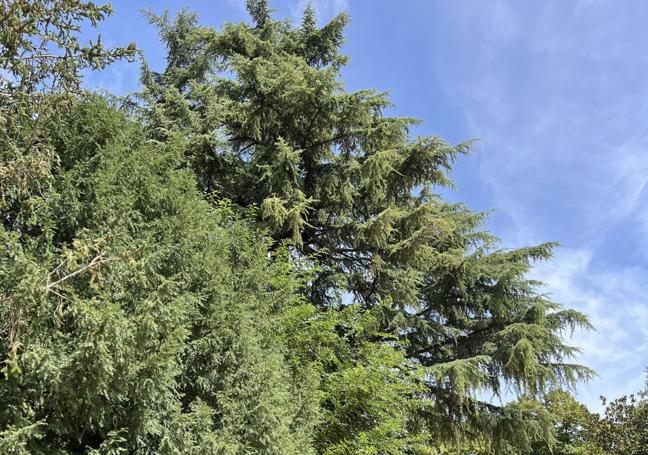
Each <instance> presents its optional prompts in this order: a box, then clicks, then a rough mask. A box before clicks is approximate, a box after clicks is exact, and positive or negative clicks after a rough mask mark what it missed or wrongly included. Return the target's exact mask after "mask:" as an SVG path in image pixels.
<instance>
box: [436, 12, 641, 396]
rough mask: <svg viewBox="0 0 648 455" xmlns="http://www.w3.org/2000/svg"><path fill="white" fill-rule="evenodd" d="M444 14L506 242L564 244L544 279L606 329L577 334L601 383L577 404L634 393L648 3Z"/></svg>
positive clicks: (461, 100) (454, 76) (457, 91)
mask: <svg viewBox="0 0 648 455" xmlns="http://www.w3.org/2000/svg"><path fill="white" fill-rule="evenodd" d="M635 6H636V5H635ZM443 14H445V15H446V16H444V19H443V20H444V21H445V22H447V23H451V24H461V28H457V29H456V30H455V29H453V33H455V34H454V35H452V36H443V38H444V41H443V45H444V46H450V45H454V46H456V48H454V49H452V51H451V52H450V51H448V52H445V53H443V54H442V55H444V57H445V58H446V59H445V60H444V61H435V62H434V63H435V67H438V70H437V77H438V78H439V80H440V81H441V83H442V84H444V85H445V86H446V87H447V98H448V99H450V100H453V101H454V102H455V103H456V105H457V106H458V108H459V109H461V110H462V111H463V113H464V117H465V127H466V130H467V132H468V136H473V137H480V138H483V143H482V145H481V147H480V148H481V149H482V150H481V152H480V153H478V154H477V155H475V156H473V157H472V158H471V159H473V160H477V161H478V162H479V165H478V166H477V167H478V171H477V175H473V176H471V177H473V178H478V179H479V180H480V182H482V183H483V185H484V186H485V187H487V188H488V190H489V195H490V196H492V197H491V201H490V202H491V204H492V205H493V206H494V207H497V208H498V211H497V212H496V213H495V214H494V218H495V219H496V221H498V223H496V225H497V226H498V228H497V229H498V230H497V233H498V234H499V235H500V236H501V237H502V238H503V239H504V243H505V245H506V246H520V245H525V244H534V243H538V242H542V241H547V240H558V241H560V242H561V243H563V244H564V245H566V248H564V249H561V250H559V251H558V256H557V257H556V259H555V260H554V261H552V262H549V263H547V264H543V265H541V266H540V267H539V268H538V269H537V271H535V272H534V275H535V276H537V277H539V278H540V279H541V280H543V281H545V282H546V283H547V291H549V292H551V293H552V294H553V296H554V299H555V300H556V301H558V302H560V303H562V304H564V305H565V306H566V307H572V308H576V309H578V310H581V311H583V312H584V313H586V314H588V315H589V316H590V317H591V320H592V323H593V324H594V326H595V327H596V329H597V332H594V333H578V334H576V335H575V336H574V338H573V342H574V343H575V344H577V345H578V346H580V347H581V348H582V349H583V355H582V356H581V357H580V359H581V361H582V362H583V363H585V364H587V365H588V366H590V367H592V368H594V369H596V370H597V371H598V373H599V374H600V377H599V378H597V379H595V380H593V381H592V382H591V383H590V384H589V385H584V386H583V387H581V388H580V391H579V393H580V396H581V398H582V399H583V400H584V401H585V402H586V403H587V404H588V405H589V406H591V407H594V408H597V407H598V404H597V403H598V396H599V395H601V394H605V395H608V396H610V397H614V396H617V395H622V394H626V393H631V392H635V391H636V390H637V389H638V388H640V387H641V386H642V384H643V382H644V376H645V375H644V369H645V368H646V366H648V191H646V184H647V183H648V135H646V133H645V122H646V118H648V88H647V86H646V82H645V76H644V75H645V74H646V72H648V58H647V57H646V56H645V52H644V50H643V49H642V48H641V44H640V43H642V42H644V41H645V28H643V27H642V26H641V24H643V23H644V22H645V20H648V8H634V7H632V6H627V5H625V6H623V5H620V4H618V3H617V2H600V1H599V2H591V1H580V2H579V3H578V4H577V5H576V7H575V8H574V7H573V5H572V6H570V5H566V4H564V3H561V2H536V3H533V2H525V3H515V2H508V1H507V2H503V1H494V2H489V3H488V4H484V3H480V2H461V3H459V4H456V6H455V4H453V6H451V7H447V8H443ZM642 30H643V31H642ZM448 56H449V57H448ZM432 58H434V56H432ZM448 68H450V69H454V68H459V69H460V70H459V71H449V70H448ZM446 74H447V75H446ZM458 183H459V187H460V188H461V182H458ZM473 187H474V186H473ZM460 198H462V199H467V200H470V199H471V195H470V194H467V195H461V194H460ZM624 235H625V236H626V237H625V238H623V237H624ZM629 235H630V236H631V237H629V238H628V237H627V236H629ZM620 240H623V242H624V243H625V244H626V245H625V248H626V249H627V250H628V251H629V252H628V257H620V256H622V255H623V254H624V252H620V251H619V250H618V249H617V248H615V246H616V245H615V242H617V241H620ZM642 249H643V252H641V250H642ZM624 251H625V250H624ZM630 255H634V256H633V257H632V258H630V257H629V256H630ZM635 256H636V257H635Z"/></svg>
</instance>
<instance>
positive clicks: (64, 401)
mask: <svg viewBox="0 0 648 455" xmlns="http://www.w3.org/2000/svg"><path fill="white" fill-rule="evenodd" d="M1 4H2V8H3V9H2V12H1V14H3V16H2V18H3V25H5V24H8V26H6V31H5V30H3V34H2V36H1V37H0V44H1V45H2V48H0V51H1V53H2V54H1V58H2V60H1V65H2V66H1V67H0V69H3V70H4V72H3V74H2V75H1V77H2V78H3V79H2V80H1V83H2V85H0V90H2V93H0V121H2V122H3V124H4V125H5V128H4V130H3V133H2V135H0V142H1V145H2V151H1V152H0V154H1V155H0V158H1V160H0V183H1V187H0V196H1V199H0V215H1V216H2V225H1V226H0V244H1V245H2V249H0V321H2V327H0V353H1V355H2V359H1V360H2V368H1V369H0V453H14V454H57V453H59V454H68V453H69V454H72V453H88V454H95V455H96V454H118V453H133V454H153V453H160V454H203V453H214V454H259V455H261V454H309V453H310V454H328V455H340V454H372V455H373V454H391V455H396V454H403V455H405V454H408V455H409V454H441V453H447V454H449V453H462V452H463V453H465V452H466V451H469V452H470V453H478V452H479V453H498V454H505V453H520V451H522V450H526V449H528V448H529V447H531V446H532V445H534V444H535V445H536V446H537V445H538V444H539V443H542V444H544V445H543V446H542V447H544V446H551V445H552V444H553V442H554V439H555V436H557V438H558V442H559V444H560V443H562V442H563V441H562V439H561V438H562V437H563V436H564V434H566V433H565V432H563V431H562V429H561V428H558V429H557V431H556V428H555V427H554V425H555V422H556V418H555V417H556V416H562V415H563V414H561V412H562V411H561V410H559V409H554V408H555V407H553V406H543V405H542V404H541V403H540V402H539V401H538V400H537V398H538V397H539V396H542V394H543V393H544V392H546V391H548V390H552V389H554V388H556V387H558V386H563V385H567V386H571V385H573V384H574V383H575V382H576V381H577V380H578V379H581V378H583V377H587V375H588V374H589V370H587V369H586V368H583V367H581V366H578V365H571V364H569V363H566V359H567V358H568V357H569V356H570V355H571V354H573V353H574V352H575V349H574V348H571V347H570V346H568V345H566V344H565V343H564V341H563V339H562V336H563V335H564V334H565V333H567V332H569V331H570V330H573V329H574V328H575V327H577V326H585V327H587V326H588V323H587V320H586V318H585V317H584V316H583V315H581V314H579V313H577V312H575V311H571V310H564V309H562V308H561V307H560V306H559V305H557V304H555V303H553V302H551V301H550V300H548V299H547V298H546V296H544V295H543V294H541V293H539V291H538V286H539V284H540V283H537V282H534V281H530V280H528V279H527V278H526V274H527V272H528V271H529V270H530V267H531V266H532V263H533V262H534V261H536V260H542V259H547V258H549V257H550V255H551V249H552V247H553V245H551V244H546V245H540V246H537V247H529V248H522V249H518V250H503V249H502V248H501V247H500V246H499V244H498V241H497V239H495V238H494V237H493V236H492V235H490V234H489V233H487V232H485V231H483V229H482V223H483V221H484V215H483V214H476V213H473V212H471V211H470V210H468V209H467V208H466V207H464V206H462V205H460V204H449V203H446V202H444V201H443V200H442V199H441V198H440V197H438V196H436V195H435V194H434V191H435V189H436V188H438V186H440V185H449V184H451V182H450V181H449V178H448V173H449V171H450V169H451V166H452V163H453V160H454V159H455V157H456V156H457V155H458V154H463V153H465V152H467V151H468V150H469V148H470V143H469V142H468V143H465V144H459V145H457V146H451V145H449V144H447V143H445V142H444V141H443V140H441V139H440V138H437V137H426V138H415V139H413V138H411V137H410V134H409V129H410V128H411V127H412V126H413V125H414V124H417V123H418V121H416V120H413V119H408V118H392V117H388V116H386V115H384V111H385V109H387V108H389V107H390V106H391V104H390V102H389V100H388V99H387V98H386V96H385V95H384V94H383V93H380V92H376V91H374V90H364V91H360V92H356V93H347V92H346V91H345V90H344V85H343V84H342V82H341V81H340V80H339V76H340V71H341V69H342V67H343V66H344V64H345V63H346V61H347V58H346V57H344V56H343V55H341V54H340V52H339V49H340V46H341V45H342V42H343V31H344V27H345V25H346V23H347V21H348V19H347V17H346V16H345V15H339V16H337V17H336V18H334V19H333V20H332V21H331V22H330V23H328V24H326V25H324V26H323V27H319V26H318V25H317V21H316V18H315V14H314V9H313V8H312V7H308V8H307V9H306V11H305V13H304V18H303V20H302V23H301V24H300V25H299V26H298V27H294V26H292V25H291V24H290V23H288V22H287V21H277V20H275V19H273V18H272V14H271V13H272V10H271V8H270V6H269V4H268V2H267V1H265V0H249V1H248V2H247V7H248V11H249V12H250V16H251V18H252V22H253V23H252V24H251V25H248V24H245V23H242V24H226V25H225V26H224V27H223V28H222V29H221V30H218V31H217V30H214V29H210V28H205V27H199V26H198V25H197V20H196V17H195V16H193V15H192V14H191V13H188V12H183V13H181V14H180V15H179V16H178V17H177V18H176V19H175V20H173V21H171V20H170V19H169V17H167V16H166V15H162V16H160V17H158V16H155V15H154V14H152V13H151V14H149V18H150V19H151V21H152V22H154V23H155V24H157V25H158V26H159V28H160V32H161V37H162V40H163V42H164V43H165V45H166V46H167V49H168V67H167V69H166V70H165V71H164V72H163V73H155V72H153V71H151V70H150V69H149V68H148V67H146V65H144V68H143V72H142V82H143V92H142V93H141V94H140V95H141V101H142V103H141V104H140V105H139V106H137V109H136V110H135V114H134V115H133V113H132V112H131V113H126V112H124V111H123V110H122V109H120V108H119V107H118V104H119V103H118V102H117V101H116V100H107V99H106V97H100V96H96V95H88V94H83V93H82V91H81V90H80V88H79V84H80V76H79V71H80V70H82V69H83V68H88V67H89V68H100V67H102V66H103V65H105V64H107V63H109V62H111V61H112V60H114V59H116V58H121V57H129V56H131V55H132V54H133V52H134V46H130V47H128V48H118V49H114V50H106V49H104V48H103V47H102V46H101V45H100V43H99V42H97V43H96V44H91V45H90V46H86V47H83V46H81V45H80V44H79V41H78V39H77V35H76V34H77V31H78V26H79V22H80V21H82V20H88V21H90V22H91V23H92V24H94V23H96V22H97V21H99V20H101V19H102V18H103V16H104V15H105V14H108V13H109V12H110V8H109V7H108V6H97V5H95V4H94V3H91V2H62V3H61V4H59V3H54V2H47V1H38V2H22V1H17V2H6V1H5V2H2V3H1ZM23 20H24V21H25V24H22V22H21V21H23ZM21 24H22V25H21ZM23 26H24V27H23ZM21 27H23V28H22V30H23V32H24V33H22V32H20V30H21ZM50 29H52V30H54V29H55V30H57V31H58V33H57V34H56V33H55V35H56V38H51V39H50V38H48V36H49V35H48V30H50ZM17 30H18V31H17ZM21 33H22V34H21ZM51 49H53V50H54V51H60V54H56V55H54V56H51V55H50V54H48V53H46V52H45V50H51ZM25 50H26V51H27V54H24V53H22V52H23V51H25ZM21 55H22V58H21ZM25 55H27V58H24V57H25ZM7 75H8V77H6V76H7ZM50 82H55V84H54V85H48V84H49V83H50ZM5 92H6V93H5ZM15 102H19V104H18V105H17V106H19V107H20V108H19V109H14V107H15V106H14V104H12V103H15ZM505 387H510V388H511V389H512V390H513V391H514V392H517V393H518V394H519V396H520V397H521V398H520V399H519V400H517V401H515V402H513V403H510V404H508V405H501V406H497V405H494V404H492V403H491V402H488V401H484V400H482V399H480V397H482V396H484V393H491V394H494V396H496V397H497V396H498V395H500V393H501V391H502V390H504V388H505ZM622 408H623V407H622ZM615 409H616V408H615ZM620 409H621V408H620ZM623 409H625V408H623ZM615 412H616V411H615ZM565 415H567V414H565ZM615 415H616V414H615ZM624 415H625V414H624ZM633 415H635V414H633ZM637 415H639V414H637ZM565 419H567V417H565ZM565 421H567V420H565ZM570 422H571V421H570ZM570 424H571V423H570ZM569 434H570V435H571V433H569ZM601 444H603V443H601ZM542 450H544V449H542ZM623 453H624V455H625V452H623Z"/></svg>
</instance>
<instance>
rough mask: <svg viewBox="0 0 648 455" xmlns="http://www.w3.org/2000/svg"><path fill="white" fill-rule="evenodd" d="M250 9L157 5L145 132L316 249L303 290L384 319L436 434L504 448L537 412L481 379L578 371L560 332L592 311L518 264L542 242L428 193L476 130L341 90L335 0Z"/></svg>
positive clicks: (531, 424)
mask: <svg viewBox="0 0 648 455" xmlns="http://www.w3.org/2000/svg"><path fill="white" fill-rule="evenodd" d="M248 9H249V11H250V14H251V16H252V18H253V21H254V25H253V26H250V25H247V24H226V25H225V26H223V28H222V29H221V30H214V29H211V28H205V27H201V26H198V24H197V20H196V17H195V16H193V15H192V14H191V13H188V12H183V13H181V14H180V15H179V16H178V17H177V18H176V19H175V20H174V21H170V20H169V19H168V18H167V17H165V16H163V17H156V16H154V15H151V19H152V21H153V22H155V23H156V24H157V25H158V26H159V27H160V32H161V36H162V39H163V40H164V42H165V43H166V44H167V48H168V51H169V54H168V62H169V65H168V67H167V68H166V70H165V71H164V72H163V73H155V72H153V71H151V70H150V69H148V68H147V67H145V68H144V71H143V75H142V80H143V83H144V92H143V94H142V97H143V100H144V102H145V109H144V116H145V120H146V124H147V127H148V134H149V135H150V136H151V137H153V138H156V139H157V140H167V138H170V137H174V135H177V134H178V133H180V134H182V136H183V137H184V145H183V147H184V150H185V160H186V163H187V165H188V166H190V167H191V168H192V169H193V170H194V172H195V174H196V176H197V179H198V188H199V189H200V190H201V191H202V192H203V193H204V194H205V195H206V196H208V195H213V194H217V195H219V196H220V197H224V198H227V199H229V200H232V201H233V203H234V204H235V206H236V207H239V208H242V209H245V210H249V209H256V210H257V212H256V213H257V220H258V221H259V222H260V223H261V224H262V225H265V226H267V227H268V228H269V229H270V230H271V233H272V237H273V239H274V240H275V242H276V245H282V244H283V242H285V241H289V242H290V243H291V245H292V249H291V252H292V254H293V255H294V257H295V258H302V259H303V258H305V259H308V261H312V262H313V263H315V264H316V266H317V273H316V275H315V277H314V279H313V280H311V281H310V282H309V286H308V288H307V289H306V292H305V296H306V297H307V298H308V300H309V301H310V302H312V303H313V304H314V305H316V306H317V307H318V308H320V309H330V310H333V309H337V308H340V306H341V305H342V306H343V303H344V302H348V301H349V300H351V301H352V302H353V303H355V304H357V305H360V307H361V308H363V309H365V310H366V311H378V313H377V314H378V316H377V321H378V330H379V331H380V332H383V333H385V334H386V335H387V336H388V337H394V338H393V339H395V340H398V347H399V348H400V349H401V350H402V352H403V353H404V355H405V357H406V358H407V359H408V360H409V361H411V362H413V363H414V364H416V365H420V366H421V367H422V368H423V370H424V372H425V373H424V374H425V379H424V381H423V384H422V387H423V391H422V392H420V393H419V394H418V395H417V396H418V398H419V399H420V400H421V401H422V402H423V409H424V411H421V409H418V410H417V411H416V412H414V413H413V415H414V416H416V417H415V418H414V420H415V421H417V422H419V423H421V422H424V426H425V427H426V428H428V429H429V430H430V431H431V433H432V435H433V436H432V437H433V438H434V439H435V440H436V441H444V440H445V441H453V440H455V439H456V438H457V437H458V436H459V433H460V432H461V433H462V434H470V435H475V436H476V437H481V436H484V437H487V438H488V439H490V435H495V438H492V440H491V441H490V442H488V444H489V445H491V446H492V447H493V450H503V449H501V447H503V446H504V445H506V444H513V445H514V444H515V443H516V442H515V441H518V442H521V444H522V445H525V444H526V442H528V441H532V440H533V439H534V437H536V436H537V434H539V433H543V432H546V431H548V428H549V427H550V426H551V425H550V421H549V420H548V419H545V418H542V417H538V413H537V412H535V411H534V410H529V409H527V408H525V407H521V408H515V409H514V408H501V407H497V406H493V405H491V404H489V403H485V402H481V401H480V400H478V399H477V397H476V391H478V390H482V391H483V390H487V391H490V392H492V393H494V394H496V395H497V394H499V393H500V391H501V390H502V388H503V387H504V386H506V385H510V386H512V387H513V389H514V390H515V391H517V392H520V393H522V394H529V395H531V396H534V395H535V396H537V395H540V394H541V393H542V392H544V391H546V390H550V389H552V388H554V387H557V386H561V385H568V386H569V385H573V384H574V383H575V382H576V381H577V380H579V379H582V378H584V377H587V376H588V374H589V371H588V370H587V369H585V368H582V367H580V366H578V365H571V364H568V363H565V359H567V358H568V357H570V356H571V355H572V354H573V353H574V352H575V349H573V348H571V347H569V346H567V345H566V344H565V343H564V342H563V341H562V338H561V337H562V335H563V334H564V333H565V332H568V331H569V330H572V329H573V328H574V327H577V326H585V327H587V326H588V323H587V320H586V319H585V317H584V316H583V315H581V314H579V313H577V312H575V311H570V310H563V309H562V308H561V307H560V306H559V305H557V304H555V303H553V302H551V301H549V300H548V299H547V298H546V297H545V296H544V295H543V294H541V293H540V292H539V291H538V290H537V289H538V286H539V283H536V282H533V281H529V280H528V279H527V278H525V275H526V273H527V272H528V271H529V269H530V267H531V265H532V263H533V262H534V261H536V260H543V259H547V258H549V257H550V255H551V250H552V248H553V246H554V245H553V244H545V245H539V246H536V247H529V248H522V249H518V250H502V249H501V247H500V246H499V244H498V242H497V239H495V238H493V236H491V235H490V234H488V233H487V232H484V231H483V230H482V228H481V225H482V222H483V219H484V215H483V214H475V213H472V212H471V211H469V210H468V209H467V208H466V207H464V206H462V205H457V204H448V203H446V202H444V201H443V200H441V199H440V198H439V197H438V196H435V194H434V191H435V188H436V187H438V186H440V185H448V184H450V182H449V179H448V177H447V173H448V171H449V170H450V168H451V165H452V162H453V160H454V159H455V157H456V156H457V155H458V154H463V153H465V152H467V151H468V150H469V148H470V142H467V143H464V144H459V145H457V146H451V145H449V144H447V143H445V142H444V141H443V140H441V139H440V138H438V137H434V136H433V137H423V138H421V137H419V138H414V139H412V138H410V135H409V128H410V127H411V126H412V125H414V124H417V123H418V122H417V121H416V120H413V119H409V118H394V117H388V116H386V115H384V113H383V112H384V111H385V109H386V108H388V107H390V106H391V104H390V102H389V100H388V99H387V98H386V96H385V95H384V94H383V93H380V92H376V91H374V90H363V91H359V92H355V93H348V92H346V91H345V90H344V85H343V84H342V82H341V81H340V80H339V75H340V70H341V68H342V66H343V65H344V64H345V63H346V61H347V59H346V57H344V56H343V55H341V54H340V53H339V49H340V46H341V44H342V40H343V30H344V27H345V25H346V23H347V20H348V19H347V17H346V15H344V14H342V15H339V16H337V17H335V18H334V19H333V20H332V21H331V22H330V23H328V24H326V25H325V26H323V27H321V28H319V27H317V25H316V21H315V18H314V14H313V10H312V9H307V11H306V12H305V15H304V19H303V22H302V24H301V26H300V27H293V26H291V25H290V24H289V23H287V22H284V21H277V20H274V19H272V18H270V17H269V16H268V7H267V4H266V2H248ZM178 61H181V64H177V63H176V62H178ZM345 296H346V297H345ZM376 342H377V343H379V344H380V343H381V342H384V339H383V340H382V341H381V338H380V337H378V338H377V339H376ZM340 431H341V432H344V431H347V430H344V429H341V430H340ZM547 434H548V435H549V433H547ZM549 436H550V435H549ZM549 436H547V437H549ZM507 441H508V442H507ZM502 444H503V445H502Z"/></svg>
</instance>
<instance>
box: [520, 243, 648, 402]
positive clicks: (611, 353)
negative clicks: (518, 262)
mask: <svg viewBox="0 0 648 455" xmlns="http://www.w3.org/2000/svg"><path fill="white" fill-rule="evenodd" d="M591 259H592V252H591V251H587V250H569V249H565V250H561V251H559V252H558V254H557V257H556V258H555V259H554V260H553V261H551V262H547V263H543V264H540V265H539V267H537V268H536V270H535V271H534V273H533V275H534V277H535V278H538V279H540V280H541V281H543V282H545V283H546V289H547V290H548V291H550V293H551V295H552V298H553V299H555V300H556V301H559V302H561V303H562V304H563V305H565V306H567V307H571V308H577V309H579V310H580V311H583V312H585V313H586V314H587V315H588V316H589V317H590V320H591V322H592V324H593V325H594V326H595V328H596V331H594V332H589V331H587V332H586V331H578V332H576V333H575V334H574V336H573V337H572V338H571V343H573V344H574V345H575V346H578V347H579V348H581V349H582V354H581V355H580V356H578V358H577V359H576V360H577V361H578V362H580V363H583V364H585V365H588V366H589V367H591V368H593V369H595V370H596V371H597V372H598V373H599V376H598V377H597V378H595V379H594V380H593V381H592V382H591V383H590V384H585V385H582V386H581V387H580V388H579V390H578V392H579V397H580V398H581V399H582V400H583V401H584V402H585V403H586V404H587V405H588V406H589V407H590V408H592V409H598V408H599V407H600V402H599V399H598V398H599V396H600V395H606V396H608V397H616V396H620V395H623V394H626V393H631V392H635V391H637V390H639V389H640V388H641V386H642V385H643V383H644V378H645V376H644V369H645V368H646V364H647V363H648V311H646V302H645V296H646V295H648V281H647V280H645V270H641V269H636V268H625V269H618V270H610V269H598V268H597V267H595V266H594V265H593V264H592V261H591Z"/></svg>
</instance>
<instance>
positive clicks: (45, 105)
mask: <svg viewBox="0 0 648 455" xmlns="http://www.w3.org/2000/svg"><path fill="white" fill-rule="evenodd" d="M110 14H112V8H111V7H110V5H97V4H95V3H94V2H86V1H50V0H1V1H0V218H1V219H2V223H3V224H4V226H5V228H7V229H10V230H16V231H18V230H19V231H21V232H23V233H24V234H28V233H29V232H30V230H31V228H30V226H29V224H30V221H29V220H30V218H32V217H33V216H35V215H34V213H33V211H32V209H33V208H34V207H35V206H36V205H38V199H39V197H40V196H41V195H42V194H43V192H44V191H45V190H46V189H47V188H48V186H49V185H50V183H51V172H52V166H54V165H55V164H56V160H57V156H56V155H55V154H54V152H53V150H52V147H51V146H50V143H49V138H48V137H47V135H46V134H44V132H43V130H42V128H41V127H42V125H43V124H45V123H46V122H47V119H49V118H56V116H57V115H59V114H61V113H62V112H64V111H65V110H66V109H67V108H68V105H69V103H68V102H69V101H70V100H71V99H72V98H73V96H74V95H75V94H78V93H79V92H80V90H81V72H82V70H84V69H101V68H103V67H105V66H106V65H107V64H109V63H111V62H113V61H115V60H116V59H120V58H131V57H133V55H134V53H135V45H134V44H130V45H129V46H127V47H117V48H111V49H109V48H105V47H104V46H103V44H102V42H101V36H98V37H97V39H96V41H95V42H93V41H92V40H90V42H89V43H87V44H84V43H83V42H82V40H81V39H80V34H81V33H80V29H81V26H82V25H83V24H84V23H89V24H90V25H91V26H93V27H96V26H97V24H98V23H99V22H100V21H101V20H103V19H104V18H105V17H106V16H107V15H110Z"/></svg>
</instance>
